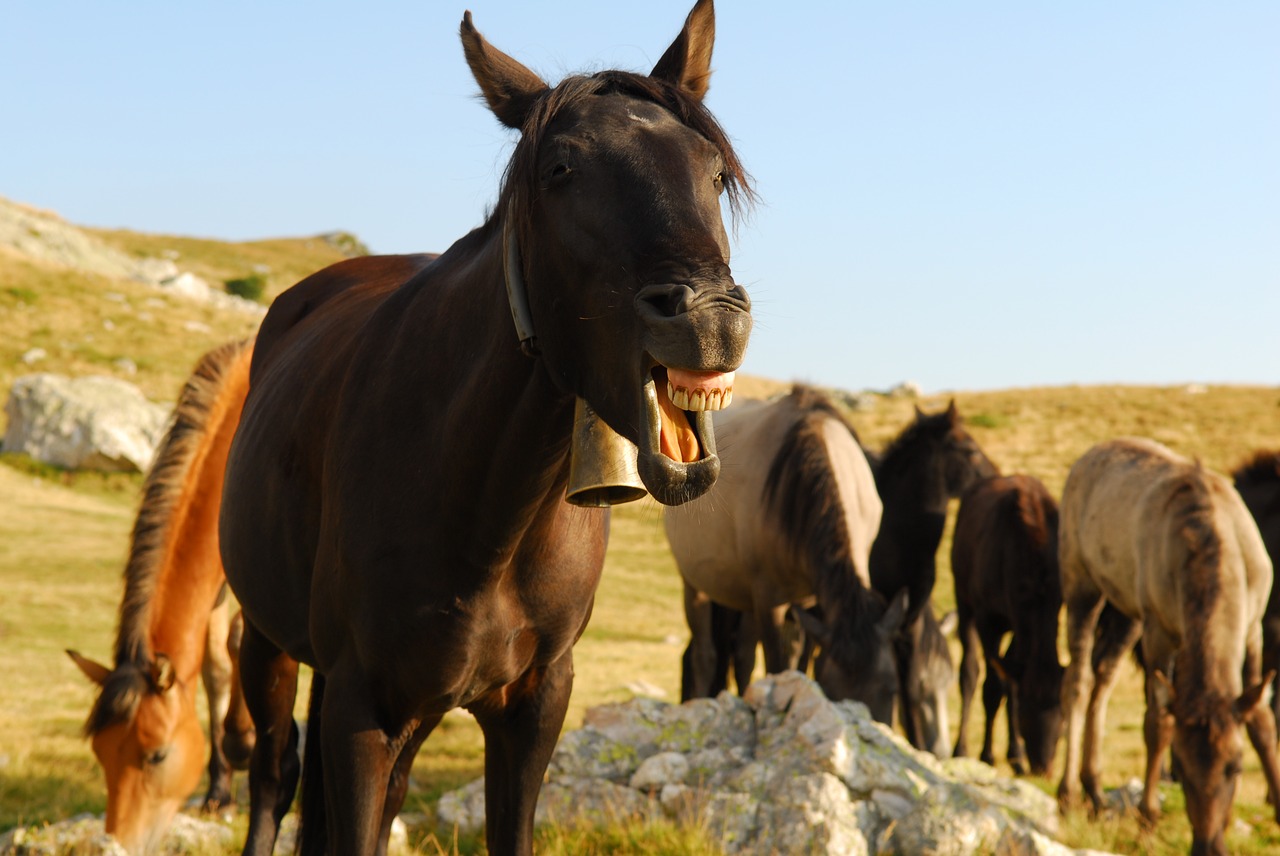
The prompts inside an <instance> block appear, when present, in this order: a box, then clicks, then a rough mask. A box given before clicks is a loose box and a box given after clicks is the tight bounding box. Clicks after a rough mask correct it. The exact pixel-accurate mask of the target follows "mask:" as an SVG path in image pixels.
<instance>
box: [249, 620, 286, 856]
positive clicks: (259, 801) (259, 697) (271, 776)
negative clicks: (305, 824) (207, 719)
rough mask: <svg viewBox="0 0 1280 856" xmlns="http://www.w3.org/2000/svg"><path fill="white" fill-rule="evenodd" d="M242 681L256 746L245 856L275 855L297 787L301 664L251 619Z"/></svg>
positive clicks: (251, 769)
mask: <svg viewBox="0 0 1280 856" xmlns="http://www.w3.org/2000/svg"><path fill="white" fill-rule="evenodd" d="M240 683H241V688H242V690H243V692H244V700H245V705H246V706H247V707H248V710H249V715H250V716H251V717H252V718H253V723H254V729H255V731H256V733H257V742H256V743H255V744H254V747H253V755H252V757H251V759H250V761H249V834H248V836H247V838H246V840H245V846H244V853H245V856H270V854H271V853H272V850H273V849H274V847H275V841H276V833H277V831H278V830H279V827H280V819H281V818H283V817H284V815H285V812H287V811H288V810H289V805H290V804H291V803H292V802H293V793H294V790H295V789H296V788H297V786H298V772H299V767H300V764H299V761H298V727H297V725H295V724H294V721H293V702H294V698H295V696H296V695H297V692H298V662H297V661H296V660H294V659H293V658H292V657H290V656H288V655H287V654H285V653H284V652H283V651H281V650H280V649H279V648H277V647H276V646H275V645H274V644H273V643H272V642H271V641H270V640H268V639H267V638H266V637H265V636H263V635H262V633H261V632H260V631H258V629H257V628H255V627H254V626H253V624H252V623H251V622H249V621H248V620H246V621H245V628H244V638H243V640H242V641H241V645H240Z"/></svg>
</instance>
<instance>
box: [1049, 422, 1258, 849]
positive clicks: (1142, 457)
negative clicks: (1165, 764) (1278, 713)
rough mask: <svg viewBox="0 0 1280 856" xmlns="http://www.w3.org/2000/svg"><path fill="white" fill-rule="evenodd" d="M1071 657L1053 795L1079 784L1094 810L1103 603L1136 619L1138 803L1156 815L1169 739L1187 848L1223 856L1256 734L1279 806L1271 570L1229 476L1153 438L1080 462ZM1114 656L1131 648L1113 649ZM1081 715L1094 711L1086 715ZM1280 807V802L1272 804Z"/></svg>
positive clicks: (1071, 563) (1068, 563) (1067, 498)
mask: <svg viewBox="0 0 1280 856" xmlns="http://www.w3.org/2000/svg"><path fill="white" fill-rule="evenodd" d="M1058 543H1059V550H1058V552H1059V562H1060V565H1061V570H1062V596H1063V602H1064V604H1065V605H1066V608H1067V645H1068V647H1069V649H1070V652H1071V660H1070V663H1069V664H1068V667H1067V674H1066V676H1065V678H1064V680H1063V686H1062V707H1063V714H1064V716H1065V717H1066V720H1067V753H1066V763H1065V765H1064V766H1065V769H1064V771H1063V776H1062V782H1061V784H1060V785H1059V788H1058V798H1059V801H1060V803H1061V804H1062V805H1063V806H1064V807H1067V806H1070V805H1071V804H1072V803H1073V802H1075V800H1076V799H1077V797H1078V795H1079V792H1080V791H1079V789H1080V788H1081V787H1083V788H1084V790H1085V792H1086V793H1087V794H1088V795H1089V797H1090V799H1091V801H1092V802H1093V804H1094V806H1095V807H1097V806H1099V805H1100V803H1101V793H1100V791H1099V788H1098V772H1099V766H1100V756H1101V744H1102V730H1103V722H1104V721H1105V716H1106V700H1107V697H1108V696H1109V694H1110V691H1111V683H1112V682H1113V681H1114V680H1115V678H1114V675H1115V672H1114V670H1113V669H1111V670H1109V671H1108V672H1107V673H1106V674H1107V676H1108V677H1107V679H1106V680H1105V681H1103V680H1099V681H1098V682H1096V683H1095V681H1094V669H1093V662H1094V659H1093V647H1094V641H1095V625H1096V623H1097V621H1098V617H1099V615H1100V613H1101V612H1102V609H1103V605H1104V604H1106V603H1110V604H1111V605H1113V606H1114V607H1115V608H1116V610H1117V612H1118V613H1119V614H1120V615H1121V616H1123V617H1124V618H1127V619H1128V620H1129V621H1130V622H1133V623H1134V624H1140V625H1141V634H1142V662H1143V665H1144V667H1145V669H1146V695H1147V713H1146V719H1145V723H1144V736H1145V738H1146V744H1147V768H1146V780H1145V785H1144V789H1143V796H1142V801H1141V804H1140V808H1141V810H1142V813H1143V816H1144V817H1145V818H1146V819H1147V820H1148V821H1154V820H1155V819H1156V818H1157V817H1158V815H1159V805H1158V802H1157V786H1158V780H1159V772H1160V760H1161V758H1162V757H1163V755H1164V752H1165V750H1166V749H1167V748H1169V747H1170V746H1171V745H1172V748H1173V762H1174V773H1175V774H1176V776H1177V778H1178V780H1179V781H1180V782H1181V783H1182V790H1183V793H1184V794H1185V796H1186V804H1187V816H1188V818H1189V820H1190V821H1191V830H1192V835H1193V843H1192V852H1193V853H1214V854H1225V853H1226V845H1225V843H1224V839H1223V836H1224V833H1225V831H1226V828H1227V826H1228V825H1229V823H1230V820H1231V804H1232V801H1233V800H1234V798H1235V790H1236V783H1237V781H1238V780H1239V777H1240V770H1241V761H1242V755H1243V744H1244V741H1243V739H1242V737H1241V734H1240V730H1241V728H1240V727H1241V725H1243V726H1244V727H1245V730H1246V731H1247V732H1248V735H1249V740H1250V742H1252V744H1253V747H1254V749H1255V751H1257V753H1258V757H1259V758H1260V759H1261V762H1262V770H1263V773H1264V774H1265V776H1266V779H1267V790H1268V793H1269V798H1270V799H1271V800H1272V801H1273V803H1275V802H1276V800H1277V798H1280V767H1277V763H1276V722H1275V716H1274V714H1273V712H1272V710H1271V708H1270V707H1268V706H1267V705H1265V704H1262V703H1261V701H1262V696H1263V692H1264V690H1265V685H1266V683H1267V682H1269V681H1270V680H1271V678H1272V677H1273V676H1272V675H1268V676H1267V677H1266V678H1265V679H1264V678H1263V674H1262V616H1263V612H1264V611H1265V608H1266V604H1267V597H1268V595H1269V593H1270V590H1271V584H1272V568H1271V560H1270V559H1269V558H1268V557H1267V554H1266V549H1265V547H1264V546H1263V544H1262V537H1261V536H1260V535H1259V534H1258V527H1257V525H1256V524H1255V523H1254V521H1253V518H1252V517H1250V515H1249V512H1248V510H1247V509H1246V508H1245V506H1244V503H1243V502H1242V501H1241V499H1240V495H1239V494H1238V493H1237V492H1236V491H1235V489H1234V488H1233V487H1232V486H1231V483H1230V482H1229V481H1227V479H1226V478H1224V477H1223V476H1221V475H1218V474H1217V473H1214V472H1211V471H1209V470H1206V469H1205V468H1204V467H1203V466H1201V465H1200V464H1199V462H1192V461H1188V460H1187V459H1185V458H1183V457H1181V456H1179V455H1176V454H1174V453H1173V452H1172V451H1170V450H1169V449H1167V448H1165V447H1164V446H1161V445H1160V444H1159V443H1155V442H1153V441H1151V440H1143V439H1121V440H1113V441H1110V442H1106V443H1099V444H1098V445H1096V446H1094V447H1093V448H1092V449H1090V450H1089V451H1088V452H1086V453H1085V454H1084V455H1083V456H1082V457H1081V458H1080V460H1078V461H1076V463H1075V464H1074V465H1073V466H1072V468H1071V472H1070V473H1069V474H1068V476H1067V482H1066V486H1065V487H1064V489H1063V493H1062V507H1061V517H1060V529H1059V541H1058ZM1114 650H1115V654H1114V656H1115V657H1119V656H1121V655H1122V654H1123V653H1124V651H1125V650H1127V646H1124V645H1120V646H1116V647H1115V649H1114ZM1086 708H1087V710H1086ZM1277 812H1280V806H1278V807H1277Z"/></svg>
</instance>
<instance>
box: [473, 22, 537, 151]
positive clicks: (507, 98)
mask: <svg viewBox="0 0 1280 856" xmlns="http://www.w3.org/2000/svg"><path fill="white" fill-rule="evenodd" d="M460 33H461V35H462V52H463V53H464V54H465V55H466V57H467V65H469V66H471V74H472V76H473V77H475V79H476V83H478V84H480V92H481V93H483V95H484V100H485V101H486V102H487V103H488V104H489V109H490V110H492V111H493V115H495V116H497V117H498V121H499V122H501V123H502V124H504V125H506V126H507V127H508V128H515V129H516V130H520V129H521V128H522V127H524V120H525V119H526V118H527V117H528V115H529V111H530V110H531V109H532V108H533V104H534V102H535V101H536V100H537V98H538V96H539V95H541V94H542V93H543V92H545V91H546V89H547V84H546V83H545V82H544V81H543V79H542V78H541V77H538V75H536V74H534V73H533V72H532V71H530V70H529V69H527V68H525V67H524V66H523V65H521V64H520V63H519V62H517V61H516V60H514V59H512V58H511V57H509V56H507V55H506V54H504V53H503V52H502V51H500V50H498V49H497V48H495V47H494V46H493V45H491V44H489V43H488V42H487V41H485V38H484V36H482V35H480V31H479V30H477V29H476V28H475V26H474V25H473V24H472V23H471V12H470V11H467V12H465V13H464V14H463V16H462V27H461V29H460Z"/></svg>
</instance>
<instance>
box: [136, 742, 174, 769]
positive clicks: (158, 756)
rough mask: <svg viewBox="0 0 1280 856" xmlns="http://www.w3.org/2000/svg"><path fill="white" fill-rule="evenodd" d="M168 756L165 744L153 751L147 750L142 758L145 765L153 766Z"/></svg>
mask: <svg viewBox="0 0 1280 856" xmlns="http://www.w3.org/2000/svg"><path fill="white" fill-rule="evenodd" d="M168 757H169V748H168V747H167V746H165V747H161V748H159V749H156V750H154V751H151V752H148V753H147V754H146V755H145V756H143V759H142V760H143V761H144V762H146V764H147V766H149V767H154V766H156V765H158V764H163V763H164V759H165V758H168Z"/></svg>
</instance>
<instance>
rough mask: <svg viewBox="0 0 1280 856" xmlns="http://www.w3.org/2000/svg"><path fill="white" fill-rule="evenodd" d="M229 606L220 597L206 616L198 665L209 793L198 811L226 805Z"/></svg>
mask: <svg viewBox="0 0 1280 856" xmlns="http://www.w3.org/2000/svg"><path fill="white" fill-rule="evenodd" d="M230 612H231V604H230V603H229V602H228V599H227V597H226V595H225V593H224V594H223V596H222V597H220V598H219V600H218V604H217V605H216V606H214V608H213V612H211V613H210V614H209V629H208V632H207V634H206V636H205V646H204V660H203V662H202V663H201V665H200V673H201V678H202V679H203V683H204V692H205V698H206V699H207V701H208V703H209V790H208V792H206V793H205V796H204V803H203V804H202V805H201V809H202V810H204V811H210V812H212V811H218V810H220V809H221V808H222V807H223V806H227V805H230V804H231V802H232V795H231V765H230V764H229V763H228V762H227V756H226V754H225V753H224V752H223V751H222V730H223V720H224V719H225V718H226V715H227V708H228V706H229V705H230V700H231V655H230V654H228V653H227V632H228V629H229V627H230V624H231V620H230Z"/></svg>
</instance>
